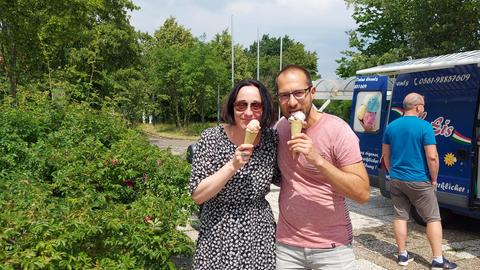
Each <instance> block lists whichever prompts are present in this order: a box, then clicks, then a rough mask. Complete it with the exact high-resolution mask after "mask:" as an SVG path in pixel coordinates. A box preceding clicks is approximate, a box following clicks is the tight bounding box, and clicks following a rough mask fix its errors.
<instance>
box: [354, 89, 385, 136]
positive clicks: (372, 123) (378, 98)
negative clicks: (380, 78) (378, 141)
mask: <svg viewBox="0 0 480 270" xmlns="http://www.w3.org/2000/svg"><path fill="white" fill-rule="evenodd" d="M382 100H383V97H382V92H380V91H362V92H358V95H357V102H356V104H355V115H354V121H353V130H354V131H355V132H365V133H377V132H378V130H379V129H380V118H381V116H382V115H381V113H382V110H381V108H382V106H383V104H382Z"/></svg>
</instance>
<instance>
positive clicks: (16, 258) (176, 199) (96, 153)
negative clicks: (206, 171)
mask: <svg viewBox="0 0 480 270" xmlns="http://www.w3.org/2000/svg"><path fill="white" fill-rule="evenodd" d="M189 172H190V167H189V165H188V163H187V162H186V161H184V160H183V159H181V158H179V157H176V156H172V155H171V154H170V153H168V152H167V151H163V150H160V149H158V148H157V147H155V146H152V145H151V144H150V143H149V142H148V141H147V140H146V139H145V138H144V137H143V136H142V135H141V134H139V133H138V132H137V131H135V130H133V129H129V128H128V125H127V123H126V121H125V120H123V119H122V118H121V117H119V116H118V115H116V114H115V113H113V112H112V110H109V109H103V110H100V111H99V110H93V109H91V108H90V107H89V106H88V105H85V104H68V103H63V104H57V103H55V102H52V101H50V99H49V98H48V96H46V95H34V96H32V95H29V96H25V97H24V98H23V99H21V100H20V101H19V104H18V106H17V107H11V106H10V105H9V103H8V102H5V103H3V104H0V179H1V180H0V265H2V266H3V268H4V269H174V268H175V267H174V265H173V263H172V260H171V258H172V256H173V255H178V254H187V255H188V254H191V252H192V250H193V243H192V241H191V240H190V239H189V238H188V237H187V236H186V235H184V234H183V233H182V232H179V231H178V230H177V229H176V228H177V227H178V226H179V225H184V224H185V223H186V221H187V218H188V217H189V216H190V213H191V211H192V209H193V207H194V206H193V203H192V200H191V199H190V196H189V194H188V189H187V186H188V176H189Z"/></svg>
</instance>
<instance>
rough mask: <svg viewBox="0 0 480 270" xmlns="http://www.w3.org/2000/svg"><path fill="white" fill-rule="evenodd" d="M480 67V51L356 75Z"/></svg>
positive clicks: (374, 68)
mask: <svg viewBox="0 0 480 270" xmlns="http://www.w3.org/2000/svg"><path fill="white" fill-rule="evenodd" d="M469 64H479V65H480V50H475V51H469V52H461V53H452V54H446V55H440V56H434V57H427V58H421V59H412V60H406V61H401V62H396V63H390V64H386V65H381V66H376V67H372V68H367V69H362V70H358V71H357V74H358V75H366V74H379V75H380V74H382V75H396V74H402V73H410V72H417V71H424V70H434V69H442V68H450V67H454V66H458V65H469Z"/></svg>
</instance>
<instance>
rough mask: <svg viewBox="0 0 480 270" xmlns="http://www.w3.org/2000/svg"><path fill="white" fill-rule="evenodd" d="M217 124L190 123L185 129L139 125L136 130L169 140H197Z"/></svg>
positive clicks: (168, 125)
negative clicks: (203, 132)
mask: <svg viewBox="0 0 480 270" xmlns="http://www.w3.org/2000/svg"><path fill="white" fill-rule="evenodd" d="M216 125H217V123H204V124H202V123H192V124H190V125H188V126H186V127H180V128H179V127H176V126H175V124H167V123H159V124H155V125H149V124H139V125H138V128H139V129H140V130H141V131H142V132H144V133H146V134H148V135H151V136H156V137H165V138H171V139H184V140H198V139H199V138H200V134H201V133H202V131H204V130H205V129H207V128H209V127H214V126H216Z"/></svg>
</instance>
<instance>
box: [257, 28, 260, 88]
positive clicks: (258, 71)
mask: <svg viewBox="0 0 480 270" xmlns="http://www.w3.org/2000/svg"><path fill="white" fill-rule="evenodd" d="M258 80H260V39H259V37H258V26H257V81H258Z"/></svg>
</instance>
